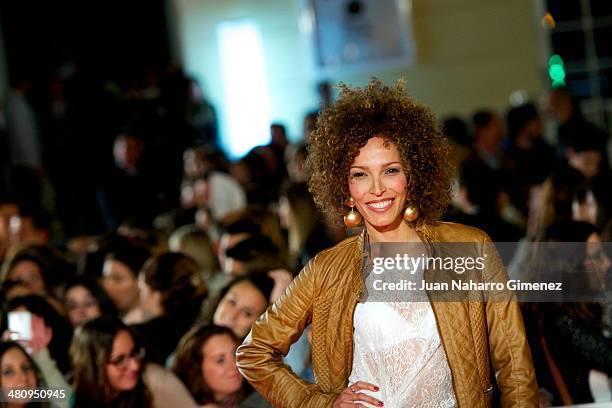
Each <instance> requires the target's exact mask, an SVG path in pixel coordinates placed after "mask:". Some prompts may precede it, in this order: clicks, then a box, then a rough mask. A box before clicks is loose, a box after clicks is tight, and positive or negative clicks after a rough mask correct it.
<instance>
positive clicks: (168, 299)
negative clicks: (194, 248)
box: [134, 252, 206, 363]
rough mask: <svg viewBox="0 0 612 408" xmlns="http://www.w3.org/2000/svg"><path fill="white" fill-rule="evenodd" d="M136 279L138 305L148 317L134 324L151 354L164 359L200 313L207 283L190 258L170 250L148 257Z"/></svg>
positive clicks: (160, 359) (156, 359) (155, 358)
mask: <svg viewBox="0 0 612 408" xmlns="http://www.w3.org/2000/svg"><path fill="white" fill-rule="evenodd" d="M138 280H139V287H140V307H141V308H142V311H143V313H144V316H145V318H148V319H149V320H148V321H146V322H145V323H143V324H140V325H136V326H134V328H135V329H136V330H137V331H138V332H139V333H140V334H142V336H143V337H144V338H145V339H147V341H148V343H149V344H148V345H149V346H150V347H151V351H152V352H153V356H152V358H153V359H154V360H155V361H157V362H160V363H164V362H165V361H166V358H168V356H169V355H170V354H171V353H172V352H173V351H174V349H175V348H176V345H177V344H178V342H179V340H180V338H181V337H182V336H183V335H184V334H185V333H186V332H187V330H189V328H190V327H191V326H192V325H193V322H194V321H195V319H196V318H197V317H198V315H199V314H200V310H201V306H202V302H203V301H204V299H205V298H206V286H205V284H204V282H203V280H202V274H201V272H200V267H199V266H198V264H197V263H196V262H195V261H194V260H193V259H192V258H190V257H188V256H186V255H183V254H179V253H170V252H168V253H165V254H162V255H160V256H156V257H154V258H151V259H150V260H149V261H147V263H146V264H145V265H144V266H143V268H142V270H141V272H140V275H139V277H138Z"/></svg>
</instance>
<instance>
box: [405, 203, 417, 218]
mask: <svg viewBox="0 0 612 408" xmlns="http://www.w3.org/2000/svg"><path fill="white" fill-rule="evenodd" d="M417 218H419V209H418V208H417V206H416V205H414V204H412V203H408V205H407V206H406V209H405V210H404V220H406V221H408V222H413V221H416V220H417Z"/></svg>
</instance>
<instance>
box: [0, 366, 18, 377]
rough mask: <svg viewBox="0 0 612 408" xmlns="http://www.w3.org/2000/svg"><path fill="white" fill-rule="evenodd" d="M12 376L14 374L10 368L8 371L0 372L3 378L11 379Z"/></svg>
mask: <svg viewBox="0 0 612 408" xmlns="http://www.w3.org/2000/svg"><path fill="white" fill-rule="evenodd" d="M13 374H15V372H14V371H13V370H12V369H11V368H9V369H8V370H4V371H2V376H3V377H12V376H13Z"/></svg>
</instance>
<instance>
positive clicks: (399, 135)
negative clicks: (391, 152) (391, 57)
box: [307, 78, 454, 223]
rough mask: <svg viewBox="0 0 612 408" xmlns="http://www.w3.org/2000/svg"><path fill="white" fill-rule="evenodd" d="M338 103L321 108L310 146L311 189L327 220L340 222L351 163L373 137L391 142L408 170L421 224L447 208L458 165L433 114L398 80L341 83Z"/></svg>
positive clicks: (412, 198) (410, 198)
mask: <svg viewBox="0 0 612 408" xmlns="http://www.w3.org/2000/svg"><path fill="white" fill-rule="evenodd" d="M339 87H340V97H339V99H338V101H337V102H336V103H335V104H334V105H332V106H331V107H329V108H326V109H325V110H323V112H321V114H320V115H319V117H318V120H317V126H316V128H315V130H314V131H313V133H312V135H311V139H310V146H309V148H308V153H309V154H308V160H307V166H308V169H309V173H310V180H309V184H308V186H309V190H310V192H311V193H312V194H313V197H314V200H315V203H316V204H317V206H318V207H319V209H320V210H321V211H322V212H323V213H324V214H326V215H327V217H328V218H329V220H330V221H331V222H332V223H334V222H341V220H342V216H343V214H344V213H345V212H346V210H347V209H346V208H345V207H344V201H345V200H346V198H347V197H349V187H348V175H349V169H350V166H351V164H352V163H353V161H354V159H355V157H356V156H357V154H358V153H359V150H360V149H361V148H362V147H363V146H365V145H366V143H367V142H368V140H369V139H370V138H372V137H374V136H380V137H383V138H384V139H386V140H387V141H389V142H391V143H393V144H394V145H395V146H396V147H397V149H398V150H399V152H400V156H401V157H402V162H403V163H402V165H403V167H404V170H405V172H406V174H408V199H409V200H410V201H411V202H412V203H414V204H415V205H416V206H417V207H418V208H419V219H418V220H417V221H416V222H417V223H421V222H427V221H432V220H435V219H438V218H440V217H441V216H442V215H443V214H444V212H445V211H446V210H447V209H448V206H449V204H450V197H451V186H452V180H453V176H454V168H453V166H452V164H451V162H450V160H449V153H450V148H449V145H448V142H447V139H446V137H445V136H444V135H443V134H442V132H441V131H440V129H439V128H438V125H437V121H436V118H435V115H434V114H433V112H431V111H430V110H429V109H428V108H426V107H425V106H424V105H422V104H420V103H418V102H416V101H415V100H414V99H412V98H411V97H410V96H408V94H407V93H406V90H405V85H404V83H403V82H402V81H399V82H398V83H397V84H396V85H395V86H386V85H383V84H382V83H381V82H380V80H378V79H376V78H372V79H371V80H370V82H369V83H368V85H367V86H365V87H364V88H350V87H348V86H347V85H345V84H340V86H339Z"/></svg>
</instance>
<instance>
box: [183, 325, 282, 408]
mask: <svg viewBox="0 0 612 408" xmlns="http://www.w3.org/2000/svg"><path fill="white" fill-rule="evenodd" d="M237 347H238V339H237V338H236V336H235V335H234V333H233V332H232V331H231V330H230V329H228V328H227V327H222V326H216V325H200V326H195V327H194V328H192V329H191V330H190V331H189V332H188V333H187V334H185V336H184V337H183V338H182V339H181V342H180V343H179V345H178V347H177V352H176V360H175V361H174V364H173V371H174V372H175V374H176V375H177V376H178V377H179V378H180V379H181V381H183V384H185V386H186V387H187V389H189V390H190V391H191V395H192V396H193V397H194V399H195V400H196V402H197V403H198V404H200V405H204V406H208V405H206V404H212V406H220V407H227V408H236V407H242V408H246V407H252V408H255V407H269V406H270V405H269V404H268V403H266V402H265V400H264V399H263V398H262V397H261V396H260V395H259V394H257V393H256V392H253V390H252V388H251V387H250V386H249V384H248V383H247V382H246V381H244V380H243V378H242V376H241V375H240V373H239V372H238V368H237V367H236V348H237Z"/></svg>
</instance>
